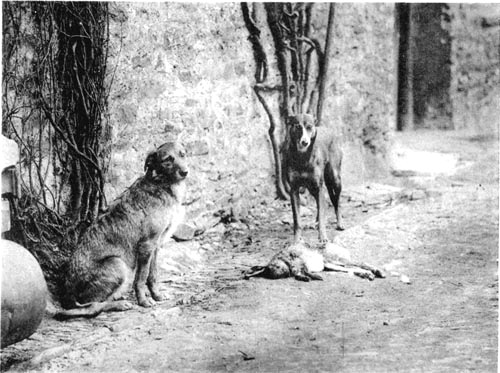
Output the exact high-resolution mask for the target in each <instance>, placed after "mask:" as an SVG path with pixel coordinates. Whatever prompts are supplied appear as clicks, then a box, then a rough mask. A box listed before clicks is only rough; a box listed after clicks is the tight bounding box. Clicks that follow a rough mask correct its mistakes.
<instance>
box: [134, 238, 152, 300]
mask: <svg viewBox="0 0 500 373" xmlns="http://www.w3.org/2000/svg"><path fill="white" fill-rule="evenodd" d="M155 250H156V247H155V245H153V244H152V243H151V242H149V241H148V242H141V243H140V244H139V245H138V247H137V254H138V255H137V272H136V276H135V284H134V288H135V295H136V297H137V303H139V305H141V306H142V307H151V306H153V305H154V303H153V302H152V301H151V300H150V299H148V298H147V297H146V281H147V280H148V277H149V273H150V269H151V264H152V262H153V260H156V256H155ZM154 266H156V264H155V265H154Z"/></svg>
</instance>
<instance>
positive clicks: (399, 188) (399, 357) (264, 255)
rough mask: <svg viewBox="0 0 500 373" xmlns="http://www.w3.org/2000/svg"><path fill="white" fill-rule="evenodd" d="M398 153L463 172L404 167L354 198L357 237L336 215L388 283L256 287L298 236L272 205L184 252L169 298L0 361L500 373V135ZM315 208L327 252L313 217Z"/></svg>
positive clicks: (85, 323) (450, 135) (402, 139)
mask: <svg viewBox="0 0 500 373" xmlns="http://www.w3.org/2000/svg"><path fill="white" fill-rule="evenodd" d="M395 141H396V143H397V144H398V146H400V147H401V149H406V150H412V151H413V150H416V151H424V152H439V154H442V155H452V156H453V157H455V158H453V159H455V160H456V161H457V163H456V165H455V166H456V172H454V173H452V172H444V173H441V174H439V170H438V171H436V173H435V174H433V175H425V174H422V173H421V172H414V171H411V170H410V171H408V170H406V171H405V170H403V171H405V172H401V173H399V175H400V176H399V177H392V178H390V179H388V180H383V182H377V183H370V184H367V185H365V186H362V187H357V188H354V187H353V188H351V189H349V188H346V191H345V193H344V197H343V200H342V202H343V206H344V213H343V215H344V218H345V224H346V226H347V228H348V229H347V230H346V231H344V232H335V231H334V230H333V228H332V227H333V226H334V224H333V219H334V214H333V209H332V208H331V207H330V208H329V210H328V216H329V218H330V219H329V227H331V228H332V229H331V230H330V231H329V235H330V238H333V239H334V240H335V241H336V242H337V243H339V244H342V245H344V246H345V247H347V248H348V249H349V250H350V251H351V253H352V256H353V257H354V258H356V259H361V260H363V261H366V262H368V263H371V264H374V265H377V266H379V267H384V268H385V269H386V271H387V275H388V276H387V278H385V279H376V280H374V281H372V282H370V281H367V280H363V279H360V278H357V277H351V276H349V275H347V274H341V273H332V272H328V273H322V277H323V279H324V281H314V282H309V283H303V282H299V281H295V280H294V279H283V280H267V279H262V278H254V279H251V280H243V279H242V276H241V273H242V271H243V270H245V269H247V268H248V267H249V266H252V265H259V264H265V263H266V262H267V261H268V260H269V259H270V258H271V257H272V255H273V253H275V252H276V251H277V250H279V249H281V248H283V247H284V246H285V245H286V243H287V242H290V240H291V237H292V230H291V225H290V223H291V210H290V207H289V204H288V203H285V202H280V201H275V200H272V199H271V198H270V196H267V197H265V198H264V197H263V199H262V200H261V201H255V205H254V206H252V208H251V209H250V210H249V214H248V217H247V218H246V219H245V220H244V221H243V222H237V223H232V224H227V225H226V226H223V225H221V224H219V225H218V226H216V227H215V228H214V229H212V230H211V231H210V232H207V233H206V234H205V235H203V236H201V237H200V238H199V239H198V240H197V241H193V242H187V243H183V244H177V245H178V248H180V249H179V250H181V251H182V250H183V254H182V255H181V256H182V260H181V259H179V263H183V264H180V265H179V266H178V267H176V268H170V267H168V265H167V264H168V263H167V264H165V265H164V266H163V267H162V268H163V269H164V270H163V272H162V288H163V289H164V290H165V292H167V294H169V300H168V301H166V302H164V303H163V304H158V305H157V306H156V307H155V308H153V309H147V310H146V309H139V308H138V307H137V308H136V309H134V310H131V311H128V312H124V313H110V314H102V315H99V316H98V317H97V318H95V319H93V320H82V319H75V320H72V321H68V322H57V321H55V320H53V319H51V318H50V317H47V318H45V319H44V321H43V323H42V325H41V327H40V328H39V330H38V331H37V332H36V333H35V334H34V335H33V336H32V337H30V338H29V339H27V340H25V341H23V342H20V343H18V344H16V345H14V346H10V347H7V348H5V349H3V350H2V370H4V371H6V370H9V371H26V370H33V371H43V372H59V371H61V372H66V371H74V372H83V371H85V372H86V371H90V372H141V371H158V372H167V371H173V372H177V371H181V372H190V371H192V372H203V371H210V372H235V371H238V372H240V371H243V372H245V371H252V372H254V371H256V372H278V371H280V372H285V371H295V372H333V371H342V372H399V371H401V372H413V371H425V372H454V371H471V370H475V371H479V372H496V371H497V361H498V360H497V355H498V271H497V268H498V233H499V231H498V141H497V137H496V136H491V137H486V136H485V137H481V136H474V135H470V134H464V133H458V132H418V133H407V134H402V135H398V136H397V137H396V139H395ZM416 154H417V156H418V155H419V154H424V153H418V152H417V153H416ZM425 154H430V153H425ZM435 154H437V153H435ZM422 159H423V158H422ZM343 172H349V170H344V171H343ZM401 175H402V176H401ZM303 210H304V219H305V222H306V223H307V226H308V227H309V229H307V230H306V232H305V235H306V238H307V239H308V240H311V241H314V240H316V239H317V234H316V231H315V230H314V229H313V228H314V208H313V206H312V204H310V205H309V208H305V209H303ZM164 260H165V258H164ZM402 276H403V277H402ZM404 276H406V277H407V278H408V279H409V283H408V281H402V280H406V279H405V278H404Z"/></svg>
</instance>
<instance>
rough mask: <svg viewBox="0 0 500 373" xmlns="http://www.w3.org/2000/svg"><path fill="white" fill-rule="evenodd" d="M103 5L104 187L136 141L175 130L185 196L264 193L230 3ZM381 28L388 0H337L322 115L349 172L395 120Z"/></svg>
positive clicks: (390, 48)
mask: <svg viewBox="0 0 500 373" xmlns="http://www.w3.org/2000/svg"><path fill="white" fill-rule="evenodd" d="M318 6H320V7H321V6H323V7H325V9H326V6H327V5H326V4H318ZM111 11H112V25H111V30H112V35H111V38H112V40H111V41H112V53H111V56H110V60H109V68H110V69H113V68H116V71H115V77H114V85H113V89H112V92H111V96H110V112H111V121H112V127H113V143H114V144H113V145H114V147H113V149H114V150H113V156H112V163H111V169H110V175H109V182H108V184H107V192H108V195H109V197H111V198H113V197H114V196H116V195H117V194H118V193H120V192H121V191H122V190H123V189H124V188H125V187H126V186H127V185H128V184H129V183H130V182H131V181H132V180H133V179H134V178H135V177H137V175H139V174H140V173H141V172H142V167H143V164H142V162H143V160H144V158H145V154H146V152H147V151H149V150H151V149H152V148H153V147H154V145H155V144H156V145H158V144H160V143H161V142H162V141H165V139H167V138H170V137H175V136H177V135H179V136H180V138H181V139H182V141H183V142H184V143H185V144H187V146H188V151H189V152H190V153H191V154H192V155H193V157H192V158H191V165H192V170H193V176H192V178H191V185H190V190H191V192H192V194H193V198H196V197H203V198H201V200H204V202H203V203H206V204H208V205H211V204H213V203H215V204H217V203H218V202H217V201H218V199H220V198H222V199H226V200H227V199H228V198H229V199H231V195H232V196H233V197H234V196H235V195H238V194H242V193H245V194H246V195H249V196H251V195H252V193H261V190H262V189H265V190H266V191H267V193H269V192H271V193H274V189H273V181H272V178H271V175H272V173H273V168H272V158H271V152H270V144H269V142H268V139H267V129H268V121H267V117H266V116H265V114H264V112H263V110H262V108H261V106H260V103H259V102H258V101H257V100H256V98H255V97H254V94H253V90H252V84H253V73H254V66H253V56H252V53H251V48H250V44H249V42H248V40H247V37H248V33H247V30H246V28H245V26H244V23H243V20H242V17H241V10H240V4H239V3H223V4H194V3H171V2H168V3H119V2H118V3H112V4H111ZM320 13H321V12H320ZM322 14H323V15H324V17H322V18H321V19H320V21H319V22H320V23H321V22H323V23H324V24H326V16H327V12H326V11H325V12H323V13H322ZM318 27H321V25H318ZM393 27H394V17H393V5H387V4H337V7H336V25H335V30H336V31H335V40H334V46H335V48H334V56H332V65H331V68H330V71H331V76H330V78H329V79H330V83H331V85H330V87H329V88H328V89H329V92H328V96H327V100H326V105H325V106H326V109H325V118H326V119H327V121H328V123H329V125H331V126H332V127H335V128H337V129H338V130H339V131H340V132H341V133H342V134H343V136H344V138H345V140H346V141H347V143H348V144H347V145H348V147H349V148H350V149H349V150H348V151H347V153H348V155H347V158H348V159H347V163H349V159H353V162H352V163H354V164H355V165H354V170H355V171H354V172H353V175H352V178H351V179H352V180H353V181H354V180H356V179H363V178H365V177H368V176H369V175H367V174H366V173H365V171H363V170H364V166H363V165H364V164H365V163H364V162H363V161H361V162H360V160H363V159H365V158H367V159H368V161H367V162H368V164H369V165H370V166H369V167H367V169H368V171H366V172H368V173H369V172H370V171H371V170H375V168H376V167H374V166H373V165H374V164H376V165H378V166H380V167H382V168H383V164H384V159H383V157H384V154H385V152H386V150H387V147H388V146H389V143H390V133H391V131H392V130H393V129H394V126H395V124H394V115H395V113H394V92H395V76H394V67H395V66H394V65H395V64H394V62H395V56H394V29H393ZM349 154H353V157H350V156H349ZM360 163H361V164H360ZM378 166H377V167H378ZM359 170H362V171H359ZM349 177H350V175H347V176H346V179H349ZM241 180H244V182H243V183H242V182H241ZM224 185H227V186H224ZM233 189H234V190H233ZM235 198H236V197H235ZM200 207H203V206H200Z"/></svg>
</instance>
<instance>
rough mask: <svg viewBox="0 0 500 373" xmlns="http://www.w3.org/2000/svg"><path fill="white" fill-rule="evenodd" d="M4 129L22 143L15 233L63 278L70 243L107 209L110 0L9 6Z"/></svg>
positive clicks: (52, 274)
mask: <svg viewBox="0 0 500 373" xmlns="http://www.w3.org/2000/svg"><path fill="white" fill-rule="evenodd" d="M2 13H3V34H4V38H3V62H4V65H3V76H4V78H3V82H2V84H3V97H2V106H3V115H2V132H3V134H4V135H5V136H7V137H9V138H12V139H14V140H15V141H16V142H17V143H18V145H19V148H20V163H21V164H20V168H19V171H20V183H21V191H22V192H21V198H20V199H19V200H16V199H14V198H12V196H11V198H10V200H11V205H12V207H13V210H14V211H13V221H12V225H13V229H12V231H11V235H10V237H9V238H10V239H13V240H15V241H18V242H20V243H21V244H23V245H24V246H25V247H27V248H28V249H29V250H30V251H31V252H32V253H33V254H34V255H35V256H36V257H37V258H38V259H39V261H40V263H41V265H42V268H43V269H44V272H45V274H46V277H47V278H48V280H49V282H50V280H55V281H58V280H60V279H58V275H60V273H59V272H60V268H61V265H62V264H63V263H64V261H65V259H66V258H67V257H68V256H69V255H70V251H71V243H73V242H74V241H75V240H76V239H77V237H78V236H79V234H80V233H81V232H82V231H83V230H84V229H85V228H86V227H87V226H88V225H89V224H90V223H91V222H92V221H93V220H94V219H95V218H96V217H97V215H98V213H99V210H100V209H103V208H104V207H105V205H106V199H105V194H104V181H105V180H104V176H105V174H106V170H107V165H108V162H109V156H110V148H109V140H110V129H109V125H108V121H107V117H106V113H107V99H108V94H109V88H110V83H109V80H108V75H107V64H106V63H107V57H108V42H109V11H108V3H105V2H3V3H2Z"/></svg>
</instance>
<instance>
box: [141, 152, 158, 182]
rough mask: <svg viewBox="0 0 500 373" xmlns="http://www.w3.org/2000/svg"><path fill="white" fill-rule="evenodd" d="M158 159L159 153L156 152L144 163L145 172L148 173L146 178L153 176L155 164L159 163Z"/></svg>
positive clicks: (149, 155) (150, 154)
mask: <svg viewBox="0 0 500 373" xmlns="http://www.w3.org/2000/svg"><path fill="white" fill-rule="evenodd" d="M157 158H158V153H157V152H156V150H155V151H153V152H151V153H149V154H148V156H147V157H146V162H145V163H144V171H146V176H151V175H152V173H153V171H154V167H155V164H156V163H157Z"/></svg>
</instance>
